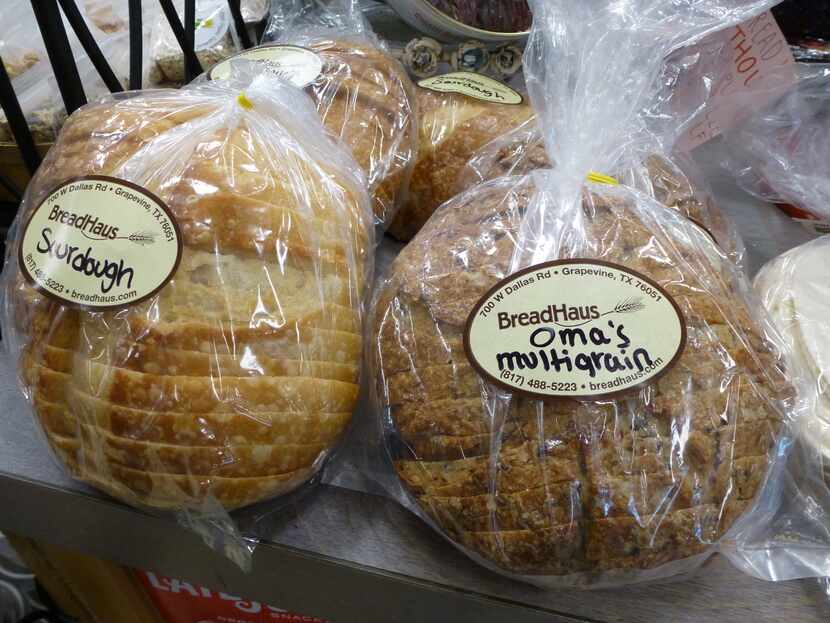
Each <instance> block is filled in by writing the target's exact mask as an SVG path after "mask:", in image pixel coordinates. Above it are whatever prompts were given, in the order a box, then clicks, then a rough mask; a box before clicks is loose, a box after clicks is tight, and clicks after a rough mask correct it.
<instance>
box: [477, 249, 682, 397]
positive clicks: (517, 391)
mask: <svg viewBox="0 0 830 623" xmlns="http://www.w3.org/2000/svg"><path fill="white" fill-rule="evenodd" d="M564 264H594V265H598V266H606V267H609V268H613V269H615V270H619V271H622V272H625V273H627V274H629V275H634V276H635V277H637V278H638V279H641V280H642V281H643V282H645V283H647V284H649V285H650V286H652V287H654V288H655V289H656V290H657V291H658V292H660V293H661V294H662V295H663V296H665V297H666V300H667V301H669V303H671V305H672V307H673V308H674V310H675V312H676V313H677V316H678V318H679V319H680V332H681V335H680V344H679V346H678V348H677V352H676V353H675V354H674V356H673V357H672V359H671V360H670V361H669V362H668V363H667V364H666V365H665V366H663V368H662V369H661V370H660V371H659V372H658V373H657V374H655V375H654V376H651V377H649V378H648V379H646V380H645V381H643V382H641V383H637V384H635V385H631V386H629V387H626V388H625V389H621V390H618V391H614V392H604V393H598V394H586V395H582V396H566V395H563V396H553V395H550V394H543V393H540V392H534V391H531V390H527V389H523V388H517V387H515V386H513V385H509V384H507V383H505V382H504V381H503V380H501V379H499V378H497V377H495V376H493V375H492V374H490V372H488V371H487V370H486V369H485V367H484V366H483V365H482V364H481V363H480V362H479V361H478V359H477V358H476V356H475V354H474V353H473V350H472V347H471V345H470V331H471V329H472V324H473V321H474V319H475V317H476V315H477V314H478V312H479V310H480V309H481V308H482V306H483V305H484V304H485V303H486V302H487V301H488V300H489V299H490V297H491V296H493V295H494V294H495V293H496V292H498V290H500V289H501V288H502V287H504V286H505V285H507V284H508V283H510V282H511V281H514V280H515V279H517V278H519V277H522V276H523V275H527V274H529V273H532V272H535V271H539V270H542V269H545V268H551V267H555V266H562V265H564ZM463 341H464V353H465V355H466V356H467V360H468V361H469V362H470V365H472V366H473V368H474V369H475V371H476V372H477V373H478V374H479V375H480V376H481V377H482V378H483V379H485V380H487V381H488V382H489V383H492V384H494V385H496V386H497V387H500V388H501V389H504V390H506V391H508V392H510V393H512V394H518V395H520V396H525V397H527V398H531V399H533V400H543V401H544V400H569V399H570V400H578V401H581V402H593V401H596V400H600V399H606V398H617V397H619V396H622V395H625V394H629V393H630V392H633V391H636V390H638V389H641V388H643V387H646V386H648V385H652V384H653V383H654V382H656V381H657V380H658V379H660V378H661V377H662V376H663V375H665V374H666V373H668V372H669V370H671V369H672V368H673V367H674V366H675V364H676V363H677V361H678V360H679V359H680V357H681V356H682V355H683V352H684V351H685V350H686V344H687V341H688V330H687V328H686V317H685V316H684V315H683V311H682V310H681V309H680V306H679V305H678V304H677V301H675V300H674V298H673V297H672V296H671V295H670V294H669V293H668V292H667V291H666V290H665V288H663V287H662V286H661V285H660V284H658V283H657V282H656V281H654V280H653V279H651V278H650V277H648V276H646V275H644V274H642V273H640V272H638V271H635V270H632V269H630V268H627V267H625V266H623V265H622V264H615V263H613V262H608V261H605V260H591V259H584V258H580V259H566V260H553V261H549V262H542V263H541V264H534V265H533V266H529V267H528V268H524V269H522V270H520V271H517V272H515V273H512V274H511V275H509V276H508V277H506V278H504V279H502V280H500V281H499V282H498V283H496V284H495V285H494V286H493V287H492V288H490V289H489V290H488V291H487V292H486V293H485V294H484V295H483V296H482V297H481V298H480V299H479V301H478V302H477V303H476V304H475V306H474V307H473V309H472V310H471V311H470V313H469V315H468V316H467V321H466V322H465V323H464V338H463Z"/></svg>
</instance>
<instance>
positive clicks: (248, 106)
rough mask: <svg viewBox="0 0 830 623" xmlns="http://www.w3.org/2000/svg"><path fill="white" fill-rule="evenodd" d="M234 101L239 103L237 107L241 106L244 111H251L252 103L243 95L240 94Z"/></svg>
mask: <svg viewBox="0 0 830 623" xmlns="http://www.w3.org/2000/svg"><path fill="white" fill-rule="evenodd" d="M236 101H237V102H239V105H240V106H242V108H244V109H245V110H253V108H254V103H253V102H252V101H251V100H249V99H248V96H247V95H245V94H244V93H240V94H239V95H237V96H236Z"/></svg>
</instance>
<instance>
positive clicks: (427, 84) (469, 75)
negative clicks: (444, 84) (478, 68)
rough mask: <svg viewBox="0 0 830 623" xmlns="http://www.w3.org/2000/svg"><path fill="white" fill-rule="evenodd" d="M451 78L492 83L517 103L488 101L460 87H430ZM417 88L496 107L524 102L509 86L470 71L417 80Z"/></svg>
mask: <svg viewBox="0 0 830 623" xmlns="http://www.w3.org/2000/svg"><path fill="white" fill-rule="evenodd" d="M453 76H457V77H463V78H466V79H467V80H471V79H478V80H485V81H490V82H493V83H495V84H497V85H499V86H500V87H503V88H504V89H505V90H506V91H509V92H510V93H511V94H513V95H514V96H515V97H517V98H518V101H510V102H498V101H495V100H493V99H489V98H486V97H482V96H479V95H476V94H474V93H467V92H466V91H465V90H463V89H462V88H461V87H457V88H456V89H436V88H435V87H434V86H432V85H431V83H432V82H433V81H436V80H441V79H442V78H451V77H453ZM418 86H419V87H420V88H422V89H426V90H427V91H432V92H433V93H444V94H445V93H450V94H454V95H463V96H464V97H469V98H470V99H473V100H476V101H479V102H484V103H486V104H498V105H501V106H519V105H521V104H523V103H524V101H525V98H524V95H522V94H521V93H519V92H518V91H517V90H516V89H514V88H513V87H511V86H509V85H507V84H505V83H503V82H500V81H498V80H496V79H495V78H491V77H490V76H484V75H481V74H476V73H473V72H471V71H451V72H448V73H445V74H438V75H437V76H430V77H429V78H424V79H422V80H419V81H418Z"/></svg>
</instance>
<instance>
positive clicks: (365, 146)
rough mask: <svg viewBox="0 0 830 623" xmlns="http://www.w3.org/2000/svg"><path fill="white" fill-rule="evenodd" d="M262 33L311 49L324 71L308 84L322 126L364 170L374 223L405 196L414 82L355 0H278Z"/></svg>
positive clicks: (388, 216) (413, 141)
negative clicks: (318, 0)
mask: <svg viewBox="0 0 830 623" xmlns="http://www.w3.org/2000/svg"><path fill="white" fill-rule="evenodd" d="M263 40H264V41H265V42H269V43H276V44H279V45H296V46H301V47H304V48H307V49H310V50H313V51H314V52H315V53H316V54H317V55H318V56H319V58H320V59H321V60H322V65H323V67H322V71H321V72H320V74H319V75H318V76H317V78H316V79H314V80H313V81H312V82H311V83H310V84H309V85H308V86H307V89H308V92H309V93H310V94H311V96H312V97H313V99H314V100H315V102H316V103H317V108H318V110H319V111H320V115H321V116H322V118H323V123H324V124H325V126H326V127H327V128H328V129H329V130H330V131H331V132H332V133H333V134H335V135H336V136H338V137H339V138H340V140H341V141H342V142H343V143H345V144H346V145H348V146H349V147H350V148H351V150H352V153H353V154H354V157H355V160H357V162H358V164H359V165H360V166H361V167H362V169H363V170H364V171H365V172H366V177H367V179H368V182H369V192H370V194H371V196H372V199H373V204H374V212H375V217H376V220H377V222H378V223H379V224H380V225H381V226H383V227H386V226H388V225H389V223H390V222H391V220H392V218H393V217H394V214H395V211H396V210H397V208H398V205H399V203H400V201H401V200H402V198H403V196H405V194H406V192H407V188H408V184H409V179H410V176H411V174H412V167H413V165H414V162H415V155H416V151H417V148H418V144H417V143H418V136H417V130H416V123H417V119H416V114H415V111H416V103H415V100H414V87H413V85H412V83H411V81H410V79H409V76H408V75H407V73H406V70H405V69H404V68H403V66H402V65H401V64H400V62H399V61H398V60H397V59H395V58H394V57H393V56H392V55H391V54H390V52H389V51H388V50H387V49H386V47H385V46H384V45H383V44H382V43H381V42H380V41H379V40H378V38H377V37H376V36H375V34H374V33H373V32H372V31H371V28H370V27H369V25H368V24H367V23H366V20H365V18H364V17H363V15H362V13H361V10H360V6H359V4H358V2H357V0H335V1H334V2H330V3H327V4H325V5H320V6H317V5H307V4H306V3H301V2H299V1H295V2H277V3H274V4H273V6H272V13H271V17H270V20H269V24H268V28H267V30H266V33H265V35H264V38H263Z"/></svg>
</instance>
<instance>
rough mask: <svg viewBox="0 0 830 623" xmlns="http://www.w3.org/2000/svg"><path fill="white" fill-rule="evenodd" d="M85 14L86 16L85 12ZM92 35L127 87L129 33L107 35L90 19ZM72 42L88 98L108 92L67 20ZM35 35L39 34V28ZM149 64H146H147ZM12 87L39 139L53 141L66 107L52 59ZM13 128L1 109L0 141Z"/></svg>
mask: <svg viewBox="0 0 830 623" xmlns="http://www.w3.org/2000/svg"><path fill="white" fill-rule="evenodd" d="M85 17H86V16H85ZM88 25H89V26H90V30H91V32H92V35H93V37H94V38H95V40H96V42H97V44H98V46H99V47H100V49H101V51H102V52H103V54H104V57H105V58H106V60H107V63H108V64H109V65H110V68H111V69H112V70H113V72H114V73H115V76H116V78H117V79H118V80H119V82H120V83H121V84H122V85H123V86H124V88H127V86H128V85H129V72H130V56H129V55H130V46H129V34H128V33H127V32H121V33H117V34H114V35H108V34H106V33H105V32H103V31H101V30H99V29H97V27H96V26H95V25H94V23H93V22H91V21H90V22H88ZM64 26H65V28H66V30H67V35H68V37H69V41H70V45H71V48H72V50H73V53H74V56H75V64H76V66H77V69H78V76H79V78H80V79H81V85H82V86H83V89H84V93H85V95H86V97H87V100H88V101H91V100H95V99H98V98H100V97H102V96H104V95H106V94H108V93H109V88H108V87H107V86H106V84H105V83H104V81H103V80H102V79H101V76H100V74H99V73H98V70H97V69H96V68H95V66H94V65H93V64H92V61H91V60H90V58H89V56H88V55H87V54H86V52H85V51H84V50H83V47H82V46H81V44H80V41H78V39H77V37H76V36H75V35H74V31H73V30H72V28H71V26H69V24H68V23H65V24H64ZM33 36H36V37H38V38H40V36H41V35H40V31H37V32H36V33H34V35H33ZM145 67H146V65H145ZM12 87H13V88H14V90H15V93H16V95H17V98H18V102H19V103H20V107H21V109H22V111H23V115H24V117H25V118H26V121H27V123H28V126H29V130H30V132H31V133H32V138H34V140H35V142H36V143H51V142H53V141H54V140H55V137H56V136H57V133H58V131H59V130H60V128H61V126H62V125H63V123H64V122H65V121H66V108H65V107H64V103H63V98H62V97H61V94H60V89H59V88H58V83H57V80H56V79H55V75H54V72H53V69H52V65H51V63H50V61H49V59H48V58H47V57H46V56H45V51H44V58H43V60H41V61H39V62H38V63H36V64H35V65H34V66H32V68H31V69H29V70H28V71H27V72H25V73H24V74H22V75H19V76H18V77H17V78H15V79H14V80H13V81H12ZM13 140H14V137H13V136H12V133H11V128H10V127H9V124H8V122H7V121H6V116H5V114H4V113H3V112H2V111H0V141H10V142H11V141H13Z"/></svg>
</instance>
